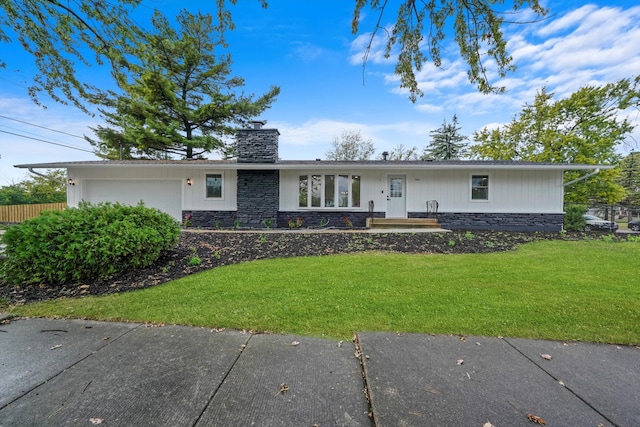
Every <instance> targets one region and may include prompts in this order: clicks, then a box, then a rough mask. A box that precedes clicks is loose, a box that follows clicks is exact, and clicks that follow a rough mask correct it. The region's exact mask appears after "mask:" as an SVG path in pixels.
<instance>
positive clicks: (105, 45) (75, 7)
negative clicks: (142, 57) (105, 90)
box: [0, 0, 140, 112]
mask: <svg viewBox="0 0 640 427" xmlns="http://www.w3.org/2000/svg"><path fill="white" fill-rule="evenodd" d="M139 2H140V0H120V1H116V2H105V1H86V0H83V1H77V2H66V1H57V0H3V1H0V42H4V43H11V42H17V43H19V44H20V45H21V46H22V48H23V49H24V50H25V51H26V52H28V53H30V54H31V55H32V56H33V59H34V62H35V65H36V68H37V70H38V71H37V73H36V74H35V75H34V76H33V80H32V82H31V85H30V86H29V88H28V92H29V95H30V96H31V98H32V99H33V100H34V101H35V102H36V104H38V105H41V104H42V93H43V92H44V93H46V94H48V95H49V96H50V97H51V99H53V100H54V101H57V102H61V103H63V104H67V103H72V104H73V105H75V106H76V107H78V108H80V109H81V110H83V111H85V112H88V110H87V104H86V101H87V97H88V96H90V94H91V93H92V92H93V90H94V89H95V88H94V87H93V85H92V83H91V82H90V81H85V80H84V79H85V78H86V76H85V77H82V76H81V74H82V70H81V67H79V65H80V64H83V65H86V66H90V65H92V64H98V65H105V66H108V67H109V69H112V70H116V69H119V68H122V67H126V64H127V60H126V54H125V48H126V46H127V44H128V41H129V40H130V39H131V38H132V37H135V35H136V33H138V32H139V31H140V30H139V28H138V26H136V25H135V24H134V22H133V21H132V20H131V19H130V18H129V14H130V12H131V10H132V9H133V7H135V6H136V5H137V4H138V3H139ZM6 59H7V58H0V67H2V68H4V67H6V62H5V61H6Z"/></svg>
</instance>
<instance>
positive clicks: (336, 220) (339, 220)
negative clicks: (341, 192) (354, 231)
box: [278, 211, 385, 228]
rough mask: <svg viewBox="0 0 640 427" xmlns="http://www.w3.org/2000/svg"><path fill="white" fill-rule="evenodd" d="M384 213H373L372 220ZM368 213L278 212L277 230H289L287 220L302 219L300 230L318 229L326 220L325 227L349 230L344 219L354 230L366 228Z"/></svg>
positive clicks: (382, 216)
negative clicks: (347, 220) (346, 219)
mask: <svg viewBox="0 0 640 427" xmlns="http://www.w3.org/2000/svg"><path fill="white" fill-rule="evenodd" d="M384 215H385V213H384V212H373V217H374V218H384ZM370 216H371V214H370V213H369V212H344V211H290V212H286V211H283V212H278V228H289V220H292V221H296V220H297V219H298V218H300V219H302V228H307V227H314V228H317V227H320V224H321V222H323V221H326V220H328V221H329V223H328V224H326V226H327V227H335V228H349V227H348V226H347V224H346V222H345V220H344V219H345V218H348V219H349V221H351V224H352V226H353V227H355V228H364V227H366V225H367V224H366V223H367V218H369V217H370Z"/></svg>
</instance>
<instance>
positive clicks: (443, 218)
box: [408, 212, 564, 231]
mask: <svg viewBox="0 0 640 427" xmlns="http://www.w3.org/2000/svg"><path fill="white" fill-rule="evenodd" d="M408 216H409V218H426V217H427V214H426V213H424V212H409V214H408ZM429 216H431V217H433V214H431V215H429ZM437 217H438V222H439V223H440V225H441V226H442V228H444V229H450V230H456V229H458V230H459V229H462V230H503V231H560V230H562V226H563V223H564V214H534V213H468V212H462V213H460V212H458V213H456V212H439V213H438V216H437Z"/></svg>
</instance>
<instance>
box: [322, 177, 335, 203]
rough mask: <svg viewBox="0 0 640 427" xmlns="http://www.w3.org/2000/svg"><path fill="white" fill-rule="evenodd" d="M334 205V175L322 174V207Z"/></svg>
mask: <svg viewBox="0 0 640 427" xmlns="http://www.w3.org/2000/svg"><path fill="white" fill-rule="evenodd" d="M335 205H336V176H335V175H325V176H324V207H325V208H332V207H334V206H335Z"/></svg>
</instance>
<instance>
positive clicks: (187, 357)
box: [0, 319, 640, 427]
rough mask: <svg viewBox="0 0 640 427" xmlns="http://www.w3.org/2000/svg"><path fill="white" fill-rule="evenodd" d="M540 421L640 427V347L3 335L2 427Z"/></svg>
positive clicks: (232, 334) (39, 323)
mask: <svg viewBox="0 0 640 427" xmlns="http://www.w3.org/2000/svg"><path fill="white" fill-rule="evenodd" d="M541 354H544V355H550V356H551V359H549V360H548V359H545V358H543V357H541V356H540V355H541ZM368 398H369V399H368ZM536 417H539V418H536ZM542 420H544V421H545V422H546V423H547V425H549V426H594V427H597V426H599V425H603V426H638V425H640V349H638V348H637V347H622V346H615V345H596V344H588V343H566V344H565V343H562V342H551V341H532V340H523V339H507V338H504V339H502V338H485V337H481V338H478V337H465V338H463V339H461V338H460V337H457V336H429V335H418V334H393V333H360V334H358V336H357V342H356V344H355V345H354V343H352V342H344V343H341V342H337V341H333V340H323V339H315V338H308V337H297V336H285V335H253V334H249V333H243V332H239V331H215V330H210V329H204V328H190V327H182V326H162V327H155V326H146V325H143V324H138V323H110V322H92V321H80V320H47V319H22V320H14V321H12V322H10V323H7V324H3V325H0V426H91V425H99V424H101V425H105V426H111V427H112V426H151V425H153V426H249V425H256V426H314V425H317V426H329V425H331V426H371V425H375V426H429V425H435V426H449V425H450V426H483V425H485V423H490V424H491V425H494V426H496V427H500V426H518V425H522V426H531V425H535V424H532V423H533V422H534V421H537V422H538V423H541V422H543V421H542ZM486 425H487V426H488V425H489V424H486ZM539 425H540V424H539Z"/></svg>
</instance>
